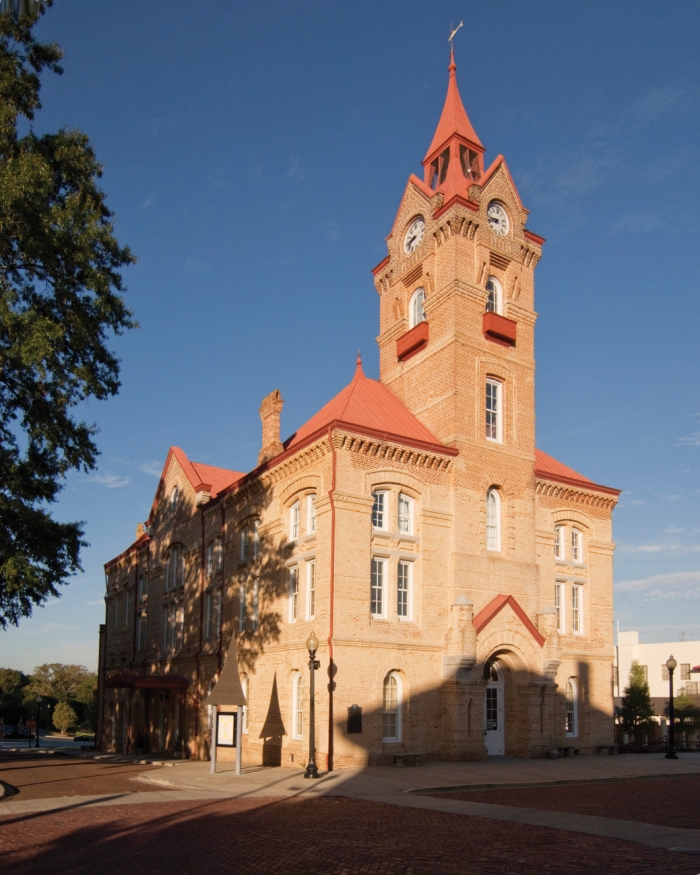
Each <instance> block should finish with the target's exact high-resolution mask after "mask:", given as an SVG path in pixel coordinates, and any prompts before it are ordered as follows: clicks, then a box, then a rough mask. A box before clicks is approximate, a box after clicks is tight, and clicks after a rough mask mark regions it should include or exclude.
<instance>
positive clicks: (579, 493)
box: [536, 477, 617, 511]
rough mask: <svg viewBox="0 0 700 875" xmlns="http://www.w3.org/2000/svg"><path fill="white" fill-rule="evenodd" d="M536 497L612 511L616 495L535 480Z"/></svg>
mask: <svg viewBox="0 0 700 875" xmlns="http://www.w3.org/2000/svg"><path fill="white" fill-rule="evenodd" d="M601 488H603V487H601ZM536 493H537V495H542V496H547V497H548V498H557V499H560V500H562V499H563V500H564V501H573V502H576V503H577V504H583V505H586V506H587V507H600V508H605V509H606V510H610V511H611V510H612V509H613V508H614V507H615V505H616V504H617V493H616V491H615V494H611V493H610V492H596V491H595V490H593V489H585V488H579V487H576V486H570V485H568V484H565V483H555V482H553V481H551V480H541V479H540V478H539V477H538V478H537V480H536Z"/></svg>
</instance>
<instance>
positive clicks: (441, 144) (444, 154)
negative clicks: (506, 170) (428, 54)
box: [423, 31, 485, 193]
mask: <svg viewBox="0 0 700 875" xmlns="http://www.w3.org/2000/svg"><path fill="white" fill-rule="evenodd" d="M455 32H456V31H453V34H452V36H454V33H455ZM447 69H448V71H449V79H448V82H447V97H446V98H445V105H444V106H443V108H442V115H441V116H440V121H439V122H438V126H437V128H436V130H435V134H434V136H433V140H432V142H431V144H430V147H429V148H428V151H427V153H426V156H425V158H424V159H423V167H424V168H425V181H426V182H427V183H428V185H429V186H430V187H431V188H440V189H441V190H444V189H445V187H446V185H445V184H447V188H450V189H453V188H456V187H459V186H460V183H461V187H462V188H464V192H465V193H466V188H467V187H468V186H469V185H471V184H472V183H473V182H475V181H476V180H477V179H478V178H479V177H480V176H481V174H482V173H483V170H484V164H483V154H484V152H485V149H484V147H483V145H482V143H481V140H480V139H479V137H478V135H477V133H476V131H475V130H474V127H473V125H472V123H471V122H470V121H469V116H468V115H467V111H466V110H465V108H464V104H463V103H462V98H461V97H460V94H459V88H458V87H457V64H456V63H455V52H454V43H453V42H452V39H451V38H450V65H449V67H448V68H447ZM465 182H466V183H467V185H466V187H465V185H464V183H465Z"/></svg>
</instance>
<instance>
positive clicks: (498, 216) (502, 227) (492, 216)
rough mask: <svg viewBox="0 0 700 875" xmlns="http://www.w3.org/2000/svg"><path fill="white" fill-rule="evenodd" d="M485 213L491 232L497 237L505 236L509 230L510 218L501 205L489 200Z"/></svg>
mask: <svg viewBox="0 0 700 875" xmlns="http://www.w3.org/2000/svg"><path fill="white" fill-rule="evenodd" d="M486 215H487V216H488V219H489V225H490V226H491V230H492V231H493V233H494V234H498V236H499V237H505V236H506V234H507V233H508V232H509V231H510V219H509V218H508V213H507V212H506V211H505V210H504V209H503V207H502V206H501V205H500V204H499V203H496V201H491V203H490V204H489V207H488V210H487V211H486Z"/></svg>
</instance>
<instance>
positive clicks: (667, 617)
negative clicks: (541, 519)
mask: <svg viewBox="0 0 700 875" xmlns="http://www.w3.org/2000/svg"><path fill="white" fill-rule="evenodd" d="M461 20H464V28H463V29H462V30H460V32H459V34H458V36H457V38H456V41H455V46H456V54H457V63H458V71H457V75H458V80H459V84H460V90H461V93H462V97H463V100H464V102H465V105H466V108H467V111H468V113H469V115H470V118H471V120H472V123H473V124H474V126H475V128H476V130H477V132H478V134H479V136H480V138H481V140H482V141H483V143H484V144H485V146H486V148H487V155H486V159H487V162H490V160H491V159H493V158H494V157H495V156H496V155H497V154H499V153H503V154H504V155H505V157H506V159H507V161H508V165H509V168H510V170H511V172H512V174H513V176H514V179H515V181H516V184H517V185H518V188H519V191H520V194H521V196H522V199H523V201H524V203H525V205H526V207H528V209H529V210H530V219H529V222H528V225H529V227H530V228H531V229H532V230H533V231H535V232H537V233H539V234H541V235H543V236H544V237H546V239H547V242H546V244H545V247H544V255H543V258H542V261H541V262H540V264H539V265H538V268H537V273H536V308H537V311H538V312H539V320H538V323H537V334H536V343H537V346H536V354H537V368H538V370H537V375H538V376H537V380H538V382H537V435H538V446H539V447H540V448H541V449H543V450H545V451H546V452H548V453H551V454H552V455H554V456H556V457H557V458H559V459H561V461H563V462H564V463H566V464H568V465H570V466H571V467H573V468H575V469H576V470H578V471H580V472H581V473H583V474H585V475H586V476H589V477H591V478H592V479H594V480H596V481H598V482H601V483H605V484H608V485H612V486H616V487H618V488H621V489H623V490H624V491H623V494H622V496H621V500H620V504H619V506H618V509H617V510H616V511H615V514H614V538H615V541H616V542H617V544H618V550H617V553H616V557H615V577H616V617H617V619H618V620H619V621H620V625H621V628H623V629H639V630H640V631H641V636H642V640H643V641H663V640H671V641H672V640H677V638H678V635H679V633H680V632H682V631H685V632H686V634H687V637H688V638H700V617H699V615H698V610H697V609H698V593H700V513H699V512H698V511H699V510H700V476H699V475H700V381H699V380H698V376H699V374H698V342H697V336H698V325H699V324H700V246H698V240H699V239H700V216H699V213H698V203H700V155H699V152H700V112H699V110H700V53H698V51H697V44H698V38H699V37H700V4H698V3H697V2H695V0H693V2H682V0H677V2H674V3H673V4H668V3H664V2H640V0H618V2H616V3H614V4H611V3H609V2H596V0H588V2H586V3H583V2H579V3H566V4H564V3H553V2H538V0H533V2H530V3H528V4H523V3H521V2H515V0H502V2H499V3H492V4H488V3H487V4H480V5H475V4H474V3H466V2H456V0H453V2H448V0H431V2H427V0H425V2H418V0H406V2H400V0H395V2H394V0H385V2H382V3H377V2H369V0H355V2H352V3H349V2H345V3H341V2H332V0H296V2H295V3H289V2H275V0H261V2H258V3H243V2H224V0H210V2H209V3H207V4H204V5H200V6H199V7H197V6H196V5H193V4H192V3H191V2H185V0H169V2H165V0H150V2H148V3H143V2H137V0H120V2H114V0H112V2H100V3H95V2H94V0H56V3H55V6H54V8H53V9H52V10H50V11H49V12H48V14H47V15H46V16H45V18H44V19H43V21H42V23H41V25H40V28H39V32H40V35H41V37H42V38H43V39H45V40H52V39H55V40H56V41H57V42H58V43H59V44H60V45H61V46H62V47H63V49H64V51H65V54H66V57H65V61H64V67H65V74H64V75H63V76H62V77H56V76H50V75H49V76H46V77H45V78H44V85H43V92H42V95H43V102H44V109H43V110H42V112H41V113H40V115H39V117H38V119H37V122H36V128H37V129H38V130H40V131H43V130H54V129H56V128H57V127H60V126H63V125H65V126H68V127H77V128H80V129H82V130H84V131H85V132H86V133H87V134H88V135H89V136H90V138H91V140H92V142H93V144H94V146H95V149H96V152H97V155H98V157H99V158H100V160H101V161H103V162H104V167H105V170H104V177H103V181H102V182H103V187H104V189H105V190H106V192H107V193H108V203H109V205H110V207H111V208H112V209H113V210H114V212H115V213H116V215H117V222H116V233H117V236H118V237H119V239H120V241H121V242H123V243H128V244H129V245H130V246H131V247H132V249H133V250H134V252H135V253H136V254H137V255H138V257H139V262H138V264H137V265H136V266H135V267H133V268H130V269H129V270H128V271H127V272H126V280H127V284H128V287H129V291H128V296H127V298H128V303H129V305H130V306H131V307H132V309H133V310H134V312H135V314H136V317H137V318H138V320H139V322H140V325H141V327H140V329H139V330H138V331H133V332H131V333H130V334H129V335H128V336H125V337H122V338H118V339H117V340H115V341H114V342H113V347H114V348H115V349H116V350H117V352H118V354H119V356H120V357H121V360H122V368H123V370H122V378H123V379H122V389H121V392H120V394H119V396H118V397H117V398H116V399H112V400H110V401H108V402H105V403H94V404H91V405H87V407H86V410H85V411H84V415H85V417H86V418H88V419H89V420H90V421H96V422H97V423H98V425H99V427H100V435H99V445H100V448H101V450H102V455H101V458H100V464H99V469H98V470H97V471H96V472H94V473H92V474H91V475H89V476H86V475H74V476H71V477H70V478H69V480H68V482H67V484H66V488H65V490H64V491H63V492H62V494H61V497H60V502H59V503H58V505H57V506H56V514H57V515H58V516H59V517H60V518H62V519H66V520H74V519H83V520H85V522H86V536H87V539H88V540H89V542H90V544H91V546H90V547H89V549H87V550H85V552H84V554H83V564H84V573H82V574H80V575H79V576H78V577H76V578H75V579H74V580H73V581H72V582H71V584H70V585H69V586H67V587H64V588H63V590H62V592H63V595H62V597H61V599H60V600H56V601H52V602H51V603H49V604H48V605H46V607H44V608H43V609H39V610H37V611H35V614H34V616H33V618H32V619H30V620H25V621H23V622H22V623H21V625H20V627H19V628H18V629H13V630H10V631H8V632H5V633H2V634H0V665H6V666H13V667H16V668H21V669H23V670H25V671H31V669H32V668H33V667H34V666H35V665H37V664H39V663H42V662H46V661H58V662H78V663H83V664H86V665H88V666H90V667H95V666H96V660H97V655H96V654H97V627H98V624H99V623H100V622H101V620H102V617H103V609H104V606H103V602H102V597H103V591H104V577H103V571H102V565H103V563H104V562H105V561H106V560H108V559H109V558H111V557H112V556H114V555H116V554H117V553H119V552H121V550H123V549H124V548H125V547H126V546H128V545H129V543H131V541H132V540H133V536H134V532H135V528H136V524H137V523H138V522H139V521H140V520H144V519H145V518H146V516H147V515H148V511H149V508H150V504H151V501H152V498H153V493H154V490H155V488H156V485H157V483H158V480H157V477H158V475H159V473H160V469H161V467H162V464H163V462H164V460H165V457H166V454H167V450H168V447H169V446H170V445H171V444H176V445H179V446H181V447H182V448H183V449H184V450H185V451H186V452H187V454H188V455H189V456H190V458H192V459H194V460H196V461H201V462H206V463H209V464H216V465H221V466H223V467H230V468H233V469H236V470H248V469H250V468H251V467H253V466H254V464H255V460H256V456H257V452H258V449H259V443H260V420H259V417H258V406H259V403H260V400H261V399H262V397H263V396H264V395H266V394H267V393H268V392H269V391H271V390H272V389H274V388H279V389H280V390H281V392H282V395H283V397H284V399H285V407H284V411H283V414H282V430H283V432H284V435H285V436H286V435H287V434H289V433H291V432H292V431H293V430H294V429H295V428H296V427H297V426H298V425H300V424H301V423H303V422H304V421H305V420H306V419H307V418H308V417H309V416H311V415H312V414H313V413H314V412H315V411H316V410H317V409H318V408H319V407H320V406H321V405H322V404H323V403H325V401H327V400H328V399H329V398H330V397H331V396H332V395H334V394H335V393H336V392H337V391H338V390H339V389H340V388H342V387H343V386H344V385H345V384H346V383H347V382H348V381H349V380H350V379H351V377H352V373H353V370H354V361H355V356H356V352H357V349H358V348H360V349H361V350H362V354H363V360H364V363H365V370H366V372H367V373H368V374H369V375H371V376H376V375H377V362H378V358H377V348H376V343H375V339H374V338H375V336H376V334H377V329H378V297H377V294H376V292H375V291H374V287H373V285H372V277H371V274H370V270H371V268H372V267H373V266H374V265H375V264H377V262H379V261H380V260H381V259H382V258H383V257H384V255H385V254H386V245H385V243H384V238H385V236H386V234H388V233H389V231H390V229H391V225H392V221H393V218H394V214H395V211H396V209H397V207H398V204H399V200H400V198H401V194H402V192H403V189H404V186H405V184H406V179H407V177H408V176H409V174H410V173H412V172H419V170H420V160H421V158H422V157H423V155H424V153H425V150H426V148H427V146H428V144H429V143H430V140H431V137H432V134H433V132H434V129H435V126H436V124H437V120H438V118H439V114H440V110H441V108H442V104H443V101H444V97H445V92H446V87H447V69H446V67H447V36H448V34H449V31H450V23H453V24H457V23H458V22H459V21H461Z"/></svg>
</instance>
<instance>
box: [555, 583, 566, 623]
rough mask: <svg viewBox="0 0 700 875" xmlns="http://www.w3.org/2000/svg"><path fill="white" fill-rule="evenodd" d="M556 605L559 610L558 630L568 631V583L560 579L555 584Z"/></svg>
mask: <svg viewBox="0 0 700 875" xmlns="http://www.w3.org/2000/svg"><path fill="white" fill-rule="evenodd" d="M554 607H555V608H556V610H557V632H561V633H564V632H565V631H566V618H565V614H566V584H565V583H564V582H563V581H561V580H558V581H557V582H556V583H555V584H554Z"/></svg>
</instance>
